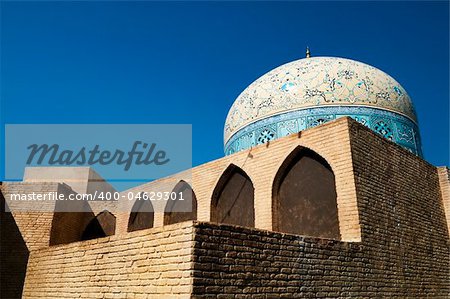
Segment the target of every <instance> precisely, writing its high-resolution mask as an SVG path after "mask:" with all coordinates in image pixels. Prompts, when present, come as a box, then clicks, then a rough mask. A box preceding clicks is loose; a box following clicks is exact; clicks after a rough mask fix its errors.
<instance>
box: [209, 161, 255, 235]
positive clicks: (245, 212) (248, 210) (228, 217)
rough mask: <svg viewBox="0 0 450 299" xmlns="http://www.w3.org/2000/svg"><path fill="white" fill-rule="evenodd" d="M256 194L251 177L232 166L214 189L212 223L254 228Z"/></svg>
mask: <svg viewBox="0 0 450 299" xmlns="http://www.w3.org/2000/svg"><path fill="white" fill-rule="evenodd" d="M254 193H255V189H254V187H253V183H252V181H251V180H250V178H249V176H248V175H247V174H246V173H245V172H244V171H243V170H242V169H240V168H239V167H237V166H236V165H233V164H232V165H230V166H229V167H228V168H227V169H226V170H225V171H224V173H223V174H222V176H221V177H220V179H219V181H218V183H217V185H216V187H215V188H214V191H213V195H212V200H211V221H212V222H217V223H227V224H235V225H242V226H248V227H254V226H255V208H254Z"/></svg>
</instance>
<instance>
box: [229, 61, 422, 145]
mask: <svg viewBox="0 0 450 299" xmlns="http://www.w3.org/2000/svg"><path fill="white" fill-rule="evenodd" d="M340 105H345V106H349V105H350V106H352V105H354V106H364V107H374V108H379V109H384V110H388V111H392V112H397V113H399V114H401V115H404V116H406V117H408V118H410V119H411V120H412V121H414V122H416V116H415V112H414V108H413V106H412V104H411V100H410V98H409V96H408V94H407V92H406V91H405V90H404V89H403V87H402V86H401V85H400V84H399V83H398V82H397V81H395V80H394V79H393V78H392V77H391V76H389V75H388V74H386V73H384V72H383V71H381V70H379V69H377V68H374V67H372V66H370V65H367V64H364V63H361V62H357V61H354V60H349V59H344V58H335V57H313V58H305V59H300V60H297V61H293V62H290V63H287V64H285V65H282V66H280V67H278V68H276V69H274V70H272V71H270V72H268V73H267V74H265V75H263V76H262V77H260V78H259V79H257V80H256V81H255V82H253V83H252V84H251V85H250V86H248V87H247V88H246V89H245V90H244V91H243V92H242V93H241V94H240V95H239V97H238V98H237V99H236V101H235V102H234V104H233V106H232V107H231V109H230V111H229V113H228V117H227V120H226V123H225V129H224V138H225V142H227V141H228V140H229V139H230V138H231V137H232V135H233V134H235V133H236V132H237V131H239V130H240V129H242V128H244V127H245V126H247V125H249V124H251V123H254V122H256V121H258V120H261V119H264V118H267V117H270V116H273V115H277V114H282V113H285V112H288V111H293V110H298V109H305V108H312V107H323V106H340ZM381 127H382V124H380V128H381ZM380 130H382V129H380ZM269 135H270V134H269ZM264 138H268V137H267V136H266V137H264Z"/></svg>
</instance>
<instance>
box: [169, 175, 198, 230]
mask: <svg viewBox="0 0 450 299" xmlns="http://www.w3.org/2000/svg"><path fill="white" fill-rule="evenodd" d="M172 194H175V195H176V197H175V198H174V199H169V200H168V201H167V204H166V208H165V209H164V225H168V224H175V223H179V222H183V221H188V220H197V198H196V197H195V193H194V191H193V190H192V188H191V186H190V185H189V184H188V183H186V182H185V181H180V182H179V183H178V184H177V185H176V186H175V187H174V188H173V190H172V193H171V195H172Z"/></svg>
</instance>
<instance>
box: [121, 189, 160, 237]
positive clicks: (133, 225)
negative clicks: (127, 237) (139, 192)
mask: <svg viewBox="0 0 450 299" xmlns="http://www.w3.org/2000/svg"><path fill="white" fill-rule="evenodd" d="M143 198H145V196H140V199H139V200H136V202H135V203H134V205H133V207H132V208H131V213H130V218H128V229H127V230H128V231H129V232H132V231H136V230H141V229H146V228H152V227H153V222H154V219H155V211H154V209H153V205H152V202H151V201H150V199H146V200H144V199H143Z"/></svg>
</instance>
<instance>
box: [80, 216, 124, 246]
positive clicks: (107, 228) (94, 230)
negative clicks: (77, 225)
mask: <svg viewBox="0 0 450 299" xmlns="http://www.w3.org/2000/svg"><path fill="white" fill-rule="evenodd" d="M115 232H116V217H115V216H114V215H113V214H111V213H110V212H108V211H103V212H101V213H99V214H98V215H97V216H95V217H94V218H93V219H92V220H91V221H89V223H88V224H87V226H86V228H85V229H84V231H83V234H82V235H81V240H91V239H96V238H103V237H107V236H112V235H114V234H115Z"/></svg>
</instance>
